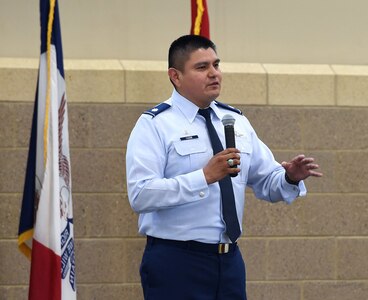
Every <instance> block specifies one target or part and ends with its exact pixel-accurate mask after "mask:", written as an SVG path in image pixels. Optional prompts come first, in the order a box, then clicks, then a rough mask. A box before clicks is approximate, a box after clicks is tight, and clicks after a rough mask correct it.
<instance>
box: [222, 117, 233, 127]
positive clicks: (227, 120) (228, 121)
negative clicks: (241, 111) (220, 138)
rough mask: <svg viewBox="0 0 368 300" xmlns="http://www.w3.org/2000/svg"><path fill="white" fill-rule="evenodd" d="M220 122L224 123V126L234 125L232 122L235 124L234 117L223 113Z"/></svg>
mask: <svg viewBox="0 0 368 300" xmlns="http://www.w3.org/2000/svg"><path fill="white" fill-rule="evenodd" d="M221 122H222V124H223V125H224V126H229V125H230V126H231V125H232V126H234V124H235V119H234V117H233V116H232V115H224V117H223V118H222V120H221Z"/></svg>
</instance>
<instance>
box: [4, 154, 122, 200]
mask: <svg viewBox="0 0 368 300" xmlns="http://www.w3.org/2000/svg"><path fill="white" fill-rule="evenodd" d="M71 164H72V168H71V169H72V185H73V192H109V193H114V192H122V191H123V189H124V187H125V182H126V181H125V171H124V168H125V159H124V153H123V151H122V150H119V149H118V150H115V149H109V150H100V149H92V150H90V149H86V150H83V149H80V150H72V151H71ZM0 174H1V173H0ZM0 186H1V185H0Z"/></svg>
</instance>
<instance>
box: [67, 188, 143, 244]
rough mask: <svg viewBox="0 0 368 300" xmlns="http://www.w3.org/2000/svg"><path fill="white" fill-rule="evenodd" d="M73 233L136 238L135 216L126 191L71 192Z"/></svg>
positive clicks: (136, 219) (78, 235)
mask: <svg viewBox="0 0 368 300" xmlns="http://www.w3.org/2000/svg"><path fill="white" fill-rule="evenodd" d="M73 197H74V198H73V203H74V216H76V217H75V220H74V223H75V227H74V228H75V234H76V236H77V237H82V238H96V237H105V238H107V237H117V238H118V237H129V236H133V237H137V236H138V217H137V215H136V214H135V213H134V212H133V211H132V209H131V208H130V205H129V201H128V199H127V196H126V194H74V195H73Z"/></svg>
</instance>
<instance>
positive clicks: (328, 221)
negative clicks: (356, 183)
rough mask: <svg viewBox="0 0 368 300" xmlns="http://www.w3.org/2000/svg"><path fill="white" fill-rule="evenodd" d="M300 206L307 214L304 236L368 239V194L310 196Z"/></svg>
mask: <svg viewBox="0 0 368 300" xmlns="http://www.w3.org/2000/svg"><path fill="white" fill-rule="evenodd" d="M300 202H301V203H302V211H303V220H302V221H301V223H302V228H303V230H302V232H301V235H306V236H366V235H368V214H367V213H366V212H367V211H368V197H367V195H366V194H345V193H342V194H310V195H309V196H308V197H307V198H306V199H305V200H302V201H300ZM347 207H348V209H347Z"/></svg>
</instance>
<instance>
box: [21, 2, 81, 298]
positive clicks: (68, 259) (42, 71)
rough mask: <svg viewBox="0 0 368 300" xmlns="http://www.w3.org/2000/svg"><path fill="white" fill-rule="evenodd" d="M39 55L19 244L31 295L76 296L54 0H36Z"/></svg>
mask: <svg viewBox="0 0 368 300" xmlns="http://www.w3.org/2000/svg"><path fill="white" fill-rule="evenodd" d="M40 23H41V55H40V64H39V72H38V83H37V89H36V99H35V105H34V111H33V119H32V130H31V138H30V146H29V151H28V161H27V169H26V177H25V184H24V191H23V201H22V209H21V214H20V221H19V232H18V245H19V249H20V250H21V251H22V252H23V253H24V254H25V255H26V256H27V257H28V258H30V259H31V273H30V283H29V299H30V300H36V299H37V300H50V299H52V300H66V299H67V300H73V299H76V280H75V256H74V245H75V243H74V233H73V205H72V192H71V190H72V186H71V172H70V171H71V169H70V155H69V134H68V113H67V111H68V110H67V97H66V90H65V79H64V67H63V53H62V44H61V31H60V20H59V10H58V4H57V0H40Z"/></svg>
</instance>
